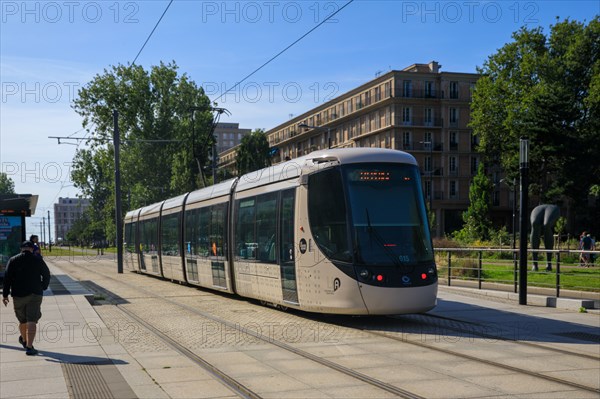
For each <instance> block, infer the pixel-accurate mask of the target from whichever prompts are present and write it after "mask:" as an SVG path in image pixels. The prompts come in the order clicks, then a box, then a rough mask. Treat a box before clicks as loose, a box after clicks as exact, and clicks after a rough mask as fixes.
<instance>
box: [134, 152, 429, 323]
mask: <svg viewBox="0 0 600 399" xmlns="http://www.w3.org/2000/svg"><path fill="white" fill-rule="evenodd" d="M124 221H125V235H124V237H125V266H126V268H128V269H130V270H133V271H137V272H139V273H143V274H148V275H154V276H159V277H162V278H165V279H168V280H172V281H174V282H180V283H187V284H190V285H195V286H199V287H204V288H209V289H213V290H218V291H222V292H227V293H231V294H237V295H240V296H242V297H248V298H253V299H256V300H259V301H261V302H262V303H268V304H271V305H275V306H279V307H282V308H294V309H299V310H303V311H308V312H317V313H334V314H352V315H389V314H404V313H420V312H426V311H428V310H430V309H432V308H433V307H434V306H435V305H436V301H437V280H438V276H437V269H436V265H435V260H434V254H433V247H432V242H431V235H430V231H429V227H428V223H427V214H426V209H425V203H424V199H423V194H422V188H421V179H420V173H419V169H418V166H417V163H416V160H415V158H414V157H413V156H412V155H410V154H408V153H405V152H402V151H397V150H389V149H379V148H346V149H330V150H321V151H316V152H313V153H310V154H308V155H306V156H303V157H300V158H296V159H293V160H291V161H287V162H283V163H280V164H278V165H275V166H272V167H269V168H265V169H262V170H259V171H256V172H252V173H249V174H246V175H243V176H241V177H239V178H235V179H232V180H228V181H226V182H223V183H219V184H216V185H214V186H211V187H207V188H204V189H200V190H197V191H193V192H190V193H187V194H184V195H181V196H178V197H175V198H171V199H167V200H165V201H163V202H160V203H156V204H152V205H149V206H146V207H144V208H141V209H136V210H132V211H130V212H128V213H127V214H126V216H125V220H124Z"/></svg>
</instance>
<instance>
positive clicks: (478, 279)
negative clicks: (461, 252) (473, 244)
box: [477, 251, 483, 289]
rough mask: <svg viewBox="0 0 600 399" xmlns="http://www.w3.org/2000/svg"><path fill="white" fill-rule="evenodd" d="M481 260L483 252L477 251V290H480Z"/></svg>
mask: <svg viewBox="0 0 600 399" xmlns="http://www.w3.org/2000/svg"><path fill="white" fill-rule="evenodd" d="M482 258H483V251H479V266H478V268H477V284H478V285H479V289H481V267H482V262H483V261H482Z"/></svg>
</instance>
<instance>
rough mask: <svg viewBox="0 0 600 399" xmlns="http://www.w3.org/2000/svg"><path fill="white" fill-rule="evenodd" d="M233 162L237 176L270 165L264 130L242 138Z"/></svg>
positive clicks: (257, 130) (267, 143)
mask: <svg viewBox="0 0 600 399" xmlns="http://www.w3.org/2000/svg"><path fill="white" fill-rule="evenodd" d="M235 161H236V167H237V171H238V175H239V176H242V175H244V174H246V173H249V172H253V171H255V170H259V169H262V168H266V167H268V166H270V165H271V156H270V154H269V142H268V141H267V136H266V134H265V131H264V129H256V130H254V131H253V132H252V133H250V134H249V135H246V136H244V137H243V138H242V141H241V143H240V147H239V149H238V151H237V154H236V158H235Z"/></svg>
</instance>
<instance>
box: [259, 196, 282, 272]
mask: <svg viewBox="0 0 600 399" xmlns="http://www.w3.org/2000/svg"><path fill="white" fill-rule="evenodd" d="M276 232H277V194H276V193H273V194H266V195H261V196H259V197H257V204H256V233H257V234H256V235H257V237H258V257H259V259H260V260H261V261H262V262H267V263H275V262H276V260H277V258H276V249H275V234H276Z"/></svg>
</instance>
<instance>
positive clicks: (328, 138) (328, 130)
mask: <svg viewBox="0 0 600 399" xmlns="http://www.w3.org/2000/svg"><path fill="white" fill-rule="evenodd" d="M298 127H300V128H303V129H315V130H322V131H327V148H331V128H330V127H322V126H311V125H308V124H306V123H300V124H298Z"/></svg>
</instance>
